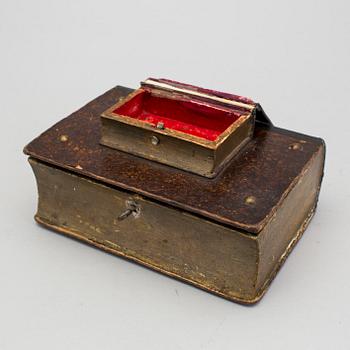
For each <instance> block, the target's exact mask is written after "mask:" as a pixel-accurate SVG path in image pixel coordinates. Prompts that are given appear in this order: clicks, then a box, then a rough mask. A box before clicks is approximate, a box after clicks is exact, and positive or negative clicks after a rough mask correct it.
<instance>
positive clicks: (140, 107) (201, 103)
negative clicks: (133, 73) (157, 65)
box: [101, 78, 262, 177]
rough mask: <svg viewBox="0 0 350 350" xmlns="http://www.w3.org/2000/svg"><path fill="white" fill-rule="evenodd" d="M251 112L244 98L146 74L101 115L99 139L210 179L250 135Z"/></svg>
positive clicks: (251, 105) (254, 109) (252, 105)
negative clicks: (150, 76) (129, 92)
mask: <svg viewBox="0 0 350 350" xmlns="http://www.w3.org/2000/svg"><path fill="white" fill-rule="evenodd" d="M257 111H258V113H262V110H261V107H260V106H259V105H258V104H256V103H254V102H253V101H252V100H250V99H248V98H246V97H241V96H237V95H232V94H227V93H222V92H218V91H213V90H208V89H203V88H198V87H195V86H191V85H187V84H182V83H178V82H174V81H171V80H166V79H153V78H149V79H147V80H146V81H144V82H142V83H141V87H140V88H139V89H137V90H136V91H134V92H132V93H131V94H129V95H128V96H127V97H126V98H125V99H123V100H121V101H119V102H117V103H116V104H114V105H113V106H111V107H109V108H108V109H107V110H106V111H104V112H103V113H102V115H101V117H102V118H101V120H102V130H101V134H102V137H101V143H102V144H103V145H106V146H109V147H112V148H115V149H118V150H121V151H124V152H128V153H132V154H135V155H137V156H141V157H144V158H148V159H151V160H154V161H157V162H160V163H164V164H167V165H171V166H173V167H176V168H180V169H183V170H186V171H190V172H193V173H196V174H199V175H202V176H205V177H214V176H215V175H216V174H217V173H218V172H219V171H220V170H221V169H222V168H223V167H224V166H225V164H227V163H228V162H229V160H230V159H231V158H232V157H233V156H234V155H235V154H236V153H237V152H238V151H239V150H240V149H241V148H242V147H244V145H245V144H246V143H247V142H248V141H249V140H250V139H251V137H252V134H253V130H254V123H255V116H256V113H257Z"/></svg>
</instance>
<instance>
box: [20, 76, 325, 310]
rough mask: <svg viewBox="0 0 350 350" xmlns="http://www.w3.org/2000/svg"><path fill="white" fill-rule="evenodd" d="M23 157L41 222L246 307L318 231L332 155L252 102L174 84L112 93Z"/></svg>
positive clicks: (33, 145)
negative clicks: (308, 234) (309, 231)
mask: <svg viewBox="0 0 350 350" xmlns="http://www.w3.org/2000/svg"><path fill="white" fill-rule="evenodd" d="M184 90H185V91H184ZM208 96H209V97H208ZM228 101H231V102H232V103H230V102H228ZM249 106H250V107H249ZM106 110H107V111H108V112H106ZM101 115H103V116H102V117H101ZM101 121H102V129H101ZM253 126H254V128H253ZM101 134H102V141H101ZM106 144H107V145H108V147H107V146H106ZM221 147H223V148H222V149H221ZM24 151H25V153H26V154H28V155H29V156H30V158H29V161H30V164H31V166H32V168H33V170H34V173H35V177H36V179H37V184H38V192H39V204H38V211H37V213H36V215H35V219H36V220H37V222H39V223H40V224H42V225H44V226H45V227H48V228H51V229H54V230H56V231H58V232H60V233H63V234H65V235H68V236H70V237H73V238H76V239H79V240H81V241H83V242H86V243H89V244H91V245H93V246H95V247H98V248H100V249H102V250H105V251H107V252H110V253H113V254H116V255H118V256H122V257H125V258H127V259H130V260H132V261H135V262H137V263H139V264H142V265H144V266H147V267H149V268H151V269H154V270H156V271H159V272H162V273H164V274H166V275H168V276H172V277H176V278H178V279H180V280H182V281H185V282H188V283H191V284H192V285H194V286H197V287H199V288H202V289H204V290H206V291H210V292H212V293H215V294H217V295H220V296H222V297H225V298H227V299H229V300H233V301H237V302H240V303H246V304H251V303H255V302H257V301H258V300H259V299H260V298H261V297H262V296H263V295H264V293H265V291H266V290H267V288H268V286H269V285H270V283H271V281H272V280H273V278H274V277H275V275H276V273H277V271H278V270H279V268H280V267H281V266H282V264H283V262H284V261H285V259H286V257H287V256H288V254H289V253H290V252H291V251H292V248H293V247H294V245H295V244H296V242H297V241H298V240H299V239H300V237H301V236H302V233H303V232H304V230H305V229H306V227H307V225H308V223H309V222H310V220H311V218H312V216H313V214H314V212H315V208H316V204H317V200H318V196H319V191H320V186H321V180H322V176H323V168H324V156H325V146H324V142H323V140H322V139H320V138H317V137H312V136H307V135H303V134H300V133H297V132H292V131H288V130H284V129H280V128H277V127H275V126H273V125H272V124H271V122H270V121H269V120H268V118H267V117H266V115H265V114H264V113H263V111H262V109H261V108H260V106H259V105H258V104H256V103H253V102H251V100H249V99H246V98H242V97H238V96H235V95H231V94H223V93H218V92H213V91H210V90H205V89H199V88H195V87H192V86H188V85H184V84H179V83H174V82H169V81H165V80H152V81H148V82H146V84H144V85H142V87H141V88H140V89H138V90H136V91H133V90H131V89H128V88H124V87H120V86H118V87H116V88H113V89H111V90H109V91H107V92H106V93H105V94H103V95H102V96H100V97H98V98H96V99H95V100H93V101H91V102H90V103H88V104H87V105H86V106H84V107H82V108H81V109H80V110H78V111H76V112H75V113H73V114H72V115H70V116H69V117H67V118H65V119H63V120H62V121H60V122H59V123H57V124H55V125H54V126H53V127H51V128H50V129H49V130H47V131H46V132H44V133H43V134H41V135H40V136H39V137H38V138H36V139H35V140H33V141H32V142H31V143H30V144H29V145H28V146H27V147H26V148H25V150H24ZM130 153H131V154H130ZM136 155H140V156H141V157H139V156H136ZM146 158H149V159H146ZM227 159H229V161H227ZM152 160H156V162H155V161H152ZM164 163H166V164H164ZM168 164H169V165H171V166H169V165H168ZM220 167H221V171H219V172H218V170H219V169H220ZM185 170H187V171H185ZM215 172H218V174H217V176H216V177H214V178H207V176H212V175H213V174H215ZM200 175H205V176H200ZM117 275H118V271H116V276H117ZM91 283H94V282H93V281H92V282H91ZM140 288H142V286H140Z"/></svg>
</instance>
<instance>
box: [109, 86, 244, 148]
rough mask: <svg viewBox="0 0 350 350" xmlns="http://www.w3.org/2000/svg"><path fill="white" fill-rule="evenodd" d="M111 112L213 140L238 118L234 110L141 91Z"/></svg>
mask: <svg viewBox="0 0 350 350" xmlns="http://www.w3.org/2000/svg"><path fill="white" fill-rule="evenodd" d="M113 113H116V114H119V115H125V116H128V117H131V118H135V119H138V120H143V121H147V122H149V123H151V124H154V125H157V123H158V122H163V123H164V127H165V128H169V129H173V130H178V131H182V132H184V133H187V134H191V135H195V136H198V137H201V138H204V139H207V140H210V141H214V140H215V139H216V138H217V137H218V136H219V135H220V134H221V133H222V132H224V131H225V130H226V129H227V128H228V127H229V126H230V125H231V124H233V123H234V122H235V121H236V120H237V119H238V118H239V117H240V116H241V114H240V113H237V111H230V110H226V109H220V107H215V108H214V107H211V106H208V105H207V104H203V103H201V102H197V101H181V100H172V99H167V98H162V97H157V96H153V95H151V93H150V92H148V91H143V92H141V93H139V94H138V95H136V96H135V97H133V98H132V99H131V100H129V101H128V102H126V103H124V104H123V105H122V106H120V107H119V108H117V109H115V110H114V111H113Z"/></svg>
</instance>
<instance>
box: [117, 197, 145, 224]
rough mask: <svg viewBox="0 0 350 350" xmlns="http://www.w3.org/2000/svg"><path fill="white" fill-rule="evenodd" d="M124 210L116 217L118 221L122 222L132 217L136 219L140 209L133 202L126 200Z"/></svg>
mask: <svg viewBox="0 0 350 350" xmlns="http://www.w3.org/2000/svg"><path fill="white" fill-rule="evenodd" d="M125 206H126V209H125V210H124V211H123V212H122V213H121V214H120V215H119V216H118V220H119V221H122V220H124V219H126V218H127V217H129V216H130V215H133V217H134V218H138V217H139V216H140V214H141V207H140V205H139V204H137V203H136V202H135V201H134V200H127V201H126V202H125Z"/></svg>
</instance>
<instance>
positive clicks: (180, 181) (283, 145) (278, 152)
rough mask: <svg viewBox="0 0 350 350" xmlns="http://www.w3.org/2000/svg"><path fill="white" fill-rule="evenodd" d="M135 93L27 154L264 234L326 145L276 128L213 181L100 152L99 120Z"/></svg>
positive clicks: (47, 135) (91, 106)
mask: <svg viewBox="0 0 350 350" xmlns="http://www.w3.org/2000/svg"><path fill="white" fill-rule="evenodd" d="M131 91H132V90H130V89H127V88H124V87H116V88H113V89H111V90H109V91H107V92H106V93H105V94H103V95H102V96H100V97H98V98H96V99H95V100H93V101H91V102H90V103H88V104H87V105H86V106H84V107H83V108H81V109H80V110H78V111H76V112H75V113H73V114H72V115H70V116H69V117H67V118H65V119H63V120H62V121H60V122H59V123H57V124H56V125H54V126H53V127H52V128H50V129H49V130H47V131H46V132H44V133H43V134H42V135H40V136H39V137H38V138H36V139H35V140H33V141H32V142H31V143H30V144H29V145H28V146H26V148H25V150H24V151H25V153H26V154H28V155H30V156H32V157H34V158H36V159H39V160H42V161H44V162H47V163H50V164H52V165H55V166H58V167H61V168H65V169H68V170H70V171H73V172H75V173H79V174H82V175H84V176H87V177H90V178H93V179H97V180H99V181H102V182H104V183H108V184H110V185H113V186H117V187H119V188H123V189H125V190H129V191H131V192H133V193H137V194H141V195H144V196H146V197H148V198H152V199H155V200H157V201H159V202H162V203H166V204H168V205H172V206H174V207H178V208H181V209H185V210H187V211H189V212H192V213H196V214H198V215H200V216H203V217H206V218H209V219H211V220H214V221H217V222H218V223H223V224H226V225H229V226H232V227H235V228H239V229H242V230H244V231H246V232H249V233H252V234H257V233H259V232H260V231H261V230H262V228H263V227H264V225H266V223H267V222H268V220H269V219H270V218H271V217H272V215H273V214H274V212H275V210H276V208H277V207H278V205H279V204H280V203H281V202H282V201H283V198H284V197H285V196H286V195H287V194H288V192H289V191H290V190H291V188H292V187H293V184H294V183H296V182H297V181H298V178H299V176H300V175H301V173H302V172H303V169H305V168H306V167H307V164H308V162H309V161H310V160H311V158H312V157H313V156H315V154H316V153H317V152H318V151H319V150H320V148H322V147H323V145H324V144H323V141H322V140H321V139H319V138H314V137H310V136H306V135H302V134H298V133H294V132H291V131H287V130H282V129H278V128H276V127H273V126H270V127H264V126H259V124H258V126H257V127H256V130H255V134H254V137H253V140H252V141H251V142H250V143H249V144H248V145H247V146H245V148H244V149H243V150H242V151H241V152H240V153H239V154H238V155H237V156H236V157H235V158H234V159H233V161H232V162H231V163H230V164H229V165H228V166H227V167H226V168H225V169H224V170H223V171H222V172H221V173H220V174H219V175H218V176H217V177H216V178H214V179H207V178H204V177H201V176H198V175H194V174H191V173H188V172H185V171H182V170H178V169H175V168H172V167H169V166H166V165H163V164H158V163H155V162H152V161H149V160H146V159H142V158H139V157H136V156H132V155H129V154H127V153H123V152H120V151H117V150H115V149H111V148H108V147H106V146H102V145H100V144H99V139H100V119H99V115H100V114H101V113H102V112H103V111H105V110H106V109H107V108H108V107H110V106H111V105H113V104H114V103H116V102H117V101H118V100H119V99H120V98H122V97H124V96H126V95H127V94H128V93H130V92H131Z"/></svg>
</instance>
